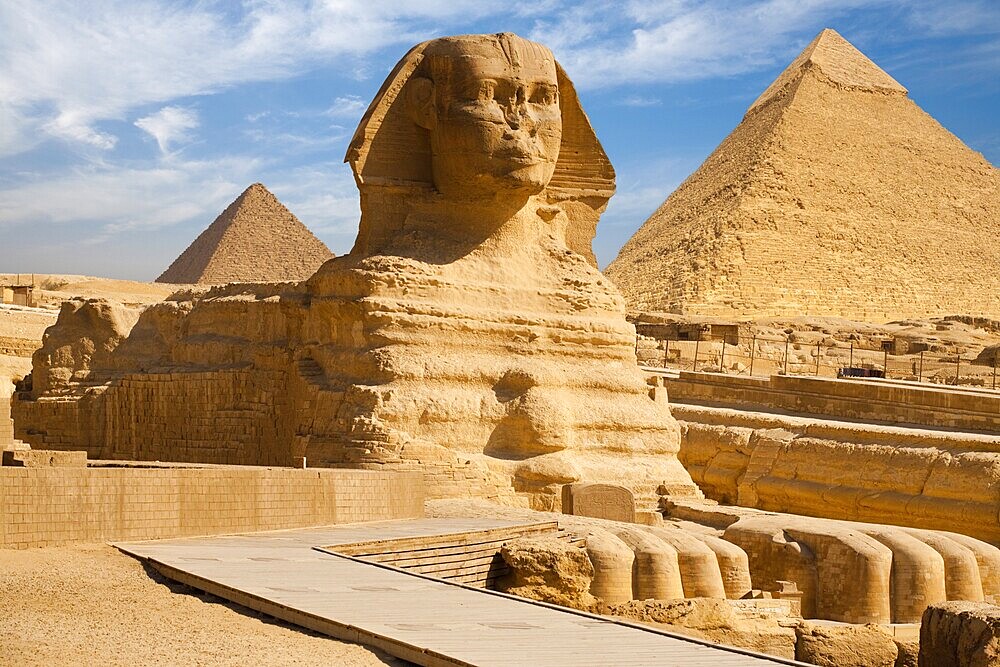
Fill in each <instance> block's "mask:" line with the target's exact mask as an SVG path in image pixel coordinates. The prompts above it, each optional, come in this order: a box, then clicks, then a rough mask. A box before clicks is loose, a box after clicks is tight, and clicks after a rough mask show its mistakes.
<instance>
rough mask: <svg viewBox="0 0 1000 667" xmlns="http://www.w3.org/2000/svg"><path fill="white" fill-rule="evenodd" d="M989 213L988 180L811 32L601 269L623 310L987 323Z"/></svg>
mask: <svg viewBox="0 0 1000 667" xmlns="http://www.w3.org/2000/svg"><path fill="white" fill-rule="evenodd" d="M998 210H1000V172H998V170H997V169H996V168H994V167H993V166H992V165H991V164H990V163H989V162H987V161H986V160H985V159H984V158H983V157H982V155H980V154H978V153H976V152H974V151H972V150H970V149H969V148H968V147H966V146H965V145H964V144H963V143H962V142H961V141H960V140H959V139H958V138H956V137H955V136H954V135H952V134H951V133H949V132H948V131H947V130H945V129H944V128H943V127H941V126H940V125H939V124H938V123H937V122H936V121H935V120H934V119H933V118H931V117H930V116H928V115H927V114H926V113H924V112H923V111H922V110H921V109H920V108H919V107H917V105H916V104H914V103H913V101H912V100H910V99H909V98H908V97H907V96H906V90H905V89H904V88H903V87H902V86H900V85H899V84H898V83H896V82H895V81H894V80H893V79H892V78H891V77H889V76H888V75H887V74H886V73H885V72H883V71H882V70H881V69H879V68H878V67H877V66H876V65H874V64H873V63H872V62H871V61H870V60H868V59H867V58H866V57H865V56H864V55H862V54H861V53H859V52H858V51H857V50H856V49H854V47H852V46H851V45H850V44H849V43H847V42H846V41H845V40H844V39H843V38H842V37H840V36H839V35H838V34H837V33H835V32H833V31H832V30H825V31H823V32H822V33H821V34H820V35H819V36H818V37H817V38H816V40H814V41H813V42H812V44H810V45H809V46H808V47H807V48H806V50H805V51H804V52H803V53H802V54H801V55H800V56H799V58H797V59H796V60H795V61H794V62H793V63H792V64H791V65H790V66H789V68H788V69H787V70H786V71H785V72H784V73H783V74H782V75H781V76H780V77H779V78H778V79H777V80H776V81H775V82H774V83H773V84H772V85H771V86H770V87H769V88H768V89H767V90H766V91H765V92H764V94H762V95H761V97H760V98H759V99H758V100H757V101H756V102H755V103H754V104H753V105H752V106H751V107H750V109H749V110H748V111H747V114H746V116H745V117H744V119H743V121H742V122H741V123H740V125H739V126H738V127H737V128H736V129H735V130H734V131H733V133H732V134H731V135H729V137H727V138H726V139H725V141H723V143H722V144H721V145H720V146H719V147H718V148H717V149H716V150H715V152H713V153H712V155H711V156H709V158H708V159H707V160H706V161H705V163H704V164H702V166H701V167H700V168H699V169H698V170H697V171H696V172H695V173H694V174H692V175H691V176H690V177H689V178H688V179H687V180H686V181H685V182H684V183H683V184H682V185H681V186H680V187H679V188H678V189H677V191H675V192H674V193H673V194H672V195H670V197H669V198H668V199H667V200H666V201H665V202H664V204H663V205H662V206H661V207H660V208H659V209H658V210H657V211H656V212H655V213H654V214H653V215H652V216H651V217H650V218H649V220H647V221H646V222H645V223H644V224H643V226H642V228H641V229H640V230H639V231H638V232H636V234H635V235H634V236H633V237H632V238H631V239H630V240H629V242H628V243H626V245H625V246H624V247H623V248H622V250H621V252H620V253H619V255H618V257H617V258H616V259H615V261H614V262H612V264H611V265H610V266H609V267H608V269H607V275H608V276H609V277H610V278H611V279H612V280H613V281H614V282H615V283H616V284H617V285H618V287H619V289H621V290H622V293H623V294H624V295H625V297H626V300H627V302H628V306H629V309H630V310H633V311H637V312H653V311H661V312H673V313H684V314H700V315H719V316H754V317H766V316H786V315H788V316H791V315H802V314H808V315H835V316H841V317H849V318H854V319H860V320H866V321H885V320H889V319H898V318H904V317H921V316H934V315H945V314H950V313H951V312H956V311H966V312H970V313H976V314H984V315H990V314H993V315H995V314H997V313H1000V290H998V289H997V284H996V277H995V272H996V270H997V268H998V267H1000V246H998V245H997V244H995V243H982V239H986V238H995V237H996V235H997V234H998V233H1000V217H998V215H997V211H998ZM957 286H961V288H960V289H959V288H958V287H957Z"/></svg>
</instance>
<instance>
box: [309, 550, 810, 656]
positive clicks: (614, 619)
mask: <svg viewBox="0 0 1000 667" xmlns="http://www.w3.org/2000/svg"><path fill="white" fill-rule="evenodd" d="M313 550H314V551H320V552H322V553H324V554H327V555H329V556H336V557H337V558H344V559H346V560H351V561H354V562H356V563H361V564H363V565H374V566H375V567H380V568H382V569H385V570H390V571H392V572H399V573H401V574H407V575H409V576H411V577H418V578H420V579H426V580H428V581H433V582H435V583H439V584H447V585H448V586H455V587H457V588H464V589H466V590H469V591H473V592H475V593H485V594H487V595H494V596H496V597H500V598H506V599H508V600H513V601H515V602H520V603H522V604H530V605H534V606H536V607H545V608H546V609H554V610H555V611H561V612H563V613H566V614H573V615H574V616H582V617H583V618H588V619H591V620H594V621H602V622H604V623H612V624H614V625H621V626H624V627H626V628H632V629H633V630H641V631H643V632H648V633H650V634H654V635H663V636H665V637H670V638H671V639H677V640H680V641H684V642H688V643H690V644H697V645H698V646H705V647H708V648H713V649H716V650H721V651H727V652H729V653H736V654H738V655H746V656H750V657H752V658H760V659H762V660H770V661H772V662H774V663H775V664H779V665H791V666H793V667H813V666H812V665H810V664H809V663H805V662H799V661H797V660H789V659H788V658H781V657H778V656H775V655H769V654H767V653H758V652H757V651H751V650H750V649H745V648H740V647H739V646H730V645H729V644H717V643H715V642H710V641H706V640H704V639H698V638H697V637H690V636H688V635H682V634H678V633H675V632H670V631H669V630H663V629H662V628H657V627H653V626H651V625H644V624H642V623H635V622H633V621H629V620H627V619H624V618H621V617H618V616H602V615H600V614H594V613H591V612H589V611H582V610H580V609H573V608H572V607H562V606H560V605H557V604H552V603H551V602H543V601H541V600H532V599H530V598H523V597H521V596H519V595H512V594H510V593H504V592H502V591H494V590H491V589H489V588H477V587H475V586H468V585H466V584H463V583H460V582H457V581H450V580H448V579H439V578H437V577H432V576H430V575H426V574H420V573H419V572H414V571H413V570H406V569H403V568H400V567H396V566H394V565H390V564H388V563H379V562H376V561H371V560H365V559H363V558H358V557H356V556H348V555H347V554H342V553H339V552H337V551H334V550H333V548H331V547H319V546H317V547H313ZM411 662H412V661H411ZM456 664H457V663H456ZM463 664H464V663H463Z"/></svg>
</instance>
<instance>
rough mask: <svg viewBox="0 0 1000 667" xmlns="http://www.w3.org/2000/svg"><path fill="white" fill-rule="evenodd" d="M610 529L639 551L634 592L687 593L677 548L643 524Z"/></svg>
mask: <svg viewBox="0 0 1000 667" xmlns="http://www.w3.org/2000/svg"><path fill="white" fill-rule="evenodd" d="M608 530H610V531H611V532H612V533H614V534H615V535H616V536H617V537H618V539H620V540H621V541H622V542H624V543H625V544H627V545H628V547H629V548H630V549H631V550H632V552H633V553H634V554H635V561H633V564H632V595H633V597H634V598H635V599H637V600H675V599H678V598H683V597H684V587H683V584H682V581H681V570H680V565H679V563H678V555H677V550H676V549H675V548H673V547H672V546H670V545H669V544H667V543H666V542H664V541H663V540H660V539H657V538H656V537H655V536H654V535H652V534H651V533H650V532H649V531H647V530H643V529H641V528H626V527H624V526H609V527H608Z"/></svg>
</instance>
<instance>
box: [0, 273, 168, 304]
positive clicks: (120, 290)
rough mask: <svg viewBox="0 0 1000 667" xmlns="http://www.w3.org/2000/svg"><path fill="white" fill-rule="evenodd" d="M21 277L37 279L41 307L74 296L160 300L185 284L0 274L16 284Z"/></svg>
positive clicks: (26, 280)
mask: <svg viewBox="0 0 1000 667" xmlns="http://www.w3.org/2000/svg"><path fill="white" fill-rule="evenodd" d="M18 278H20V282H22V283H31V280H32V279H34V285H35V293H36V298H37V299H38V300H39V301H40V302H41V305H42V306H44V307H46V308H55V309H58V308H59V303H60V302H61V301H63V300H65V299H72V298H77V299H110V300H112V301H118V302H121V303H125V304H129V305H140V304H150V303H157V302H158V301H163V300H164V299H165V298H167V297H168V296H170V295H171V294H173V293H174V292H176V291H177V290H178V289H180V288H181V287H182V286H180V285H167V284H163V283H143V282H137V281H135V280H117V279H114V278H99V277H96V276H77V275H68V274H67V275H63V274H50V273H35V274H27V273H22V274H19V275H17V274H13V273H0V282H7V283H13V282H17V279H18Z"/></svg>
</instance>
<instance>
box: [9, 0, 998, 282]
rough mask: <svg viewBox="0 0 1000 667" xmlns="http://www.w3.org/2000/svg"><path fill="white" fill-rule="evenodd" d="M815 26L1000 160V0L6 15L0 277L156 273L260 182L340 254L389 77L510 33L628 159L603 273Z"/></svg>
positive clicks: (33, 3)
mask: <svg viewBox="0 0 1000 667" xmlns="http://www.w3.org/2000/svg"><path fill="white" fill-rule="evenodd" d="M824 27H831V28H834V29H836V30H837V31H838V32H840V33H841V34H842V35H844V37H846V38H847V39H848V40H850V41H851V42H852V43H853V44H854V45H855V46H857V47H858V48H859V49H861V50H862V51H863V52H864V53H866V54H867V55H868V56H869V57H870V58H872V59H873V60H874V61H875V62H876V63H878V64H879V65H880V66H881V67H882V68H883V69H885V70H886V71H888V72H889V73H890V74H891V75H892V76H894V77H895V78H896V79H897V80H898V81H899V82H900V83H902V84H903V85H904V86H906V87H907V88H908V89H909V90H910V97H911V98H912V99H913V100H914V101H916V103H917V104H919V105H920V106H921V107H922V108H923V109H924V110H925V111H927V112H928V113H930V114H931V115H932V116H934V117H935V118H936V119H937V120H938V121H939V122H940V123H941V124H942V125H944V126H945V127H946V128H948V129H949V130H950V131H952V132H953V133H955V134H956V135H958V136H959V137H960V138H961V139H962V140H963V141H964V142H965V143H966V144H968V145H969V146H971V147H972V148H973V149H975V150H978V151H980V152H982V153H983V154H984V155H985V156H986V157H987V159H989V160H990V161H991V162H992V163H993V164H997V163H998V160H1000V122H998V121H1000V3H998V2H996V0H968V1H963V0H958V1H950V2H945V1H942V2H930V1H924V0H915V1H912V2H906V1H902V0H882V1H878V0H876V1H871V2H856V1H855V2H852V1H850V0H847V1H845V2H824V1H820V0H751V1H747V2H727V1H725V0H717V1H714V2H692V1H688V0H646V1H644V2H621V3H613V2H606V1H597V0H580V1H577V2H568V1H567V2H563V1H560V0H536V1H535V2H518V1H517V0H512V1H507V2H491V1H489V0H482V1H477V2H473V1H466V0H451V1H448V0H411V1H409V2H385V1H382V0H315V1H310V0H301V1H298V2H293V1H287V2H282V1H267V0H252V1H247V2H235V1H234V2H209V1H202V2H181V1H179V0H174V1H168V0H125V1H116V0H108V1H100V0H94V1H93V2H87V3H83V2H74V1H67V2H57V1H49V0H4V2H3V3H0V272H38V273H82V274H90V275H102V276H110V277H116V278H131V279H137V280H151V279H153V278H154V277H155V276H157V275H158V274H159V273H160V272H161V271H162V270H163V269H164V268H166V266H167V265H168V264H169V263H170V262H171V261H172V260H173V258H174V257H176V256H177V255H178V254H179V253H180V252H181V251H182V250H183V249H184V248H185V247H187V245H188V244H189V243H190V242H191V240H193V239H194V237H195V236H197V235H198V233H200V232H201V230H202V229H203V228H204V227H206V226H207V225H208V224H209V223H211V221H212V220H213V219H214V218H215V216H216V215H218V213H219V212H220V211H221V210H222V209H223V208H225V206H226V205H227V204H228V203H229V202H230V201H231V200H232V199H233V198H235V197H236V196H237V195H238V194H239V193H240V192H241V191H242V190H243V189H244V188H245V187H246V186H247V185H249V184H250V183H253V182H255V181H261V182H263V183H264V184H265V185H267V186H268V187H269V188H270V189H271V190H272V191H273V192H274V193H275V194H276V195H277V196H278V198H279V199H281V200H282V201H283V202H284V203H285V204H286V205H287V206H288V207H289V208H290V209H291V210H292V212H293V213H295V214H296V215H297V216H298V217H299V219H300V220H302V221H303V222H304V223H305V224H306V225H308V226H309V227H310V229H312V230H313V231H314V233H316V235H317V236H319V237H320V238H321V239H322V240H323V241H325V242H326V244H327V245H328V246H329V247H330V249H331V250H333V251H334V252H335V253H337V254H341V253H345V252H347V251H348V250H350V247H351V245H352V243H353V240H354V236H355V232H356V230H357V219H358V199H357V190H356V189H355V187H354V182H353V179H352V178H351V175H350V171H349V169H348V168H347V166H346V165H344V164H343V163H342V160H343V156H344V151H345V148H346V144H347V141H348V140H349V139H350V136H351V134H352V133H353V130H354V127H355V125H356V124H357V121H358V119H359V118H360V115H361V113H362V112H363V111H364V108H365V107H366V106H367V103H368V101H369V100H370V99H371V97H372V95H373V94H374V92H375V91H376V90H377V89H378V87H379V85H380V84H381V83H382V80H383V77H384V76H385V75H386V73H387V72H388V71H389V69H390V68H391V67H392V65H393V64H394V63H395V62H396V60H398V58H399V57H400V56H401V55H402V54H403V53H404V52H405V51H406V49H407V48H409V46H411V45H412V44H414V43H416V42H419V41H422V40H424V39H428V38H431V37H434V36H439V35H447V34H461V33H477V32H499V31H512V32H516V33H518V34H520V35H522V36H525V37H529V38H531V39H535V40H537V41H540V42H542V43H544V44H546V45H548V46H549V47H551V48H552V50H553V51H554V52H555V54H556V57H557V59H559V61H560V62H561V63H562V64H563V66H564V67H565V68H566V70H567V72H568V73H569V75H570V78H572V79H573V80H574V82H575V83H576V85H577V88H578V90H579V92H580V97H581V100H582V102H583V105H584V109H585V110H586V111H587V113H588V115H589V116H590V119H591V122H592V123H593V125H594V127H595V129H596V131H597V135H598V137H599V138H600V140H601V142H602V143H603V145H604V147H605V149H606V150H607V152H608V154H609V156H610V157H611V160H612V162H613V164H614V165H615V169H616V170H617V172H618V194H617V195H616V196H615V198H614V199H613V200H612V202H611V205H610V206H609V209H608V212H607V213H606V214H605V215H604V217H603V218H602V220H601V224H600V225H599V227H598V236H597V239H596V240H595V243H594V247H595V251H596V252H597V255H598V258H599V260H600V263H601V265H602V266H604V265H606V264H607V263H608V262H610V261H611V260H612V259H613V258H614V256H615V255H616V253H617V252H618V249H619V248H620V247H621V245H622V244H623V243H624V242H625V241H626V240H627V239H628V237H629V236H630V235H631V234H632V233H633V232H634V231H635V230H636V229H637V228H638V227H639V225H641V224H642V222H643V221H644V220H645V219H646V217H647V216H648V215H649V214H650V213H651V212H652V211H653V210H655V208H656V207H657V206H658V205H659V204H660V203H661V202H662V201H663V199H665V198H666V197H667V195H668V194H670V192H671V191H673V189H674V188H676V187H677V185H678V184H679V183H680V182H681V181H682V180H683V179H684V178H685V177H686V176H687V175H688V174H690V173H691V172H692V171H693V170H694V169H696V168H697V167H698V165H699V164H700V163H701V162H702V161H703V160H704V159H705V157H706V156H707V155H708V154H709V153H710V152H711V151H712V149H714V148H715V146H717V145H718V143H719V142H720V141H722V139H723V138H724V137H725V136H726V135H727V134H728V133H729V132H730V131H731V130H732V129H733V128H734V127H735V126H736V125H737V124H738V123H739V121H740V119H741V118H742V116H743V114H744V112H745V111H746V108H747V107H748V106H749V104H750V103H751V102H752V101H753V100H754V99H755V98H756V97H757V95H758V94H759V93H760V92H761V91H762V90H763V89H764V88H765V87H766V86H767V85H768V84H769V83H770V81H771V80H773V79H774V77H775V76H777V74H778V73H779V72H780V71H781V70H782V69H784V67H785V66H786V65H787V64H788V63H789V62H790V61H791V60H792V59H793V58H794V57H795V55H797V54H798V52H799V51H801V50H802V48H803V47H804V46H805V45H806V44H808V43H809V42H810V41H811V40H812V38H813V37H814V36H815V35H816V34H817V33H818V32H819V31H820V30H821V29H823V28H824Z"/></svg>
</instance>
